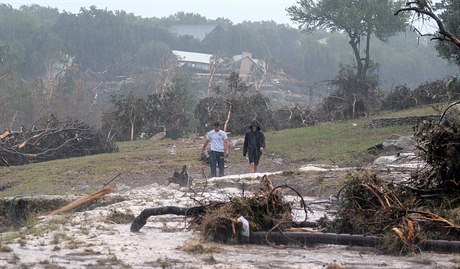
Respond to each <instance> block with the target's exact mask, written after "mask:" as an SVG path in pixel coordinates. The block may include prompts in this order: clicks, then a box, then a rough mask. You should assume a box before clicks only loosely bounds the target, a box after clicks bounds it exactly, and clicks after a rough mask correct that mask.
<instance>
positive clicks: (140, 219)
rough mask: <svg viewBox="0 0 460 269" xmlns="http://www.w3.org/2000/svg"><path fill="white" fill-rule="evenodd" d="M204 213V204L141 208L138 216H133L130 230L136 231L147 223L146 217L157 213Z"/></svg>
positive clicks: (190, 214)
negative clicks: (188, 206)
mask: <svg viewBox="0 0 460 269" xmlns="http://www.w3.org/2000/svg"><path fill="white" fill-rule="evenodd" d="M204 213H206V207H205V206H196V207H190V208H187V207H178V206H163V207H155V208H146V209H144V210H142V212H141V213H140V214H139V216H137V217H135V218H134V220H133V223H132V224H131V232H138V231H139V230H140V229H141V228H142V227H144V225H145V224H146V223H147V219H148V218H150V217H151V216H158V215H168V214H172V215H179V216H197V215H201V214H204Z"/></svg>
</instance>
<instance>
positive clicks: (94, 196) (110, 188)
mask: <svg viewBox="0 0 460 269" xmlns="http://www.w3.org/2000/svg"><path fill="white" fill-rule="evenodd" d="M114 190H115V187H114V186H110V185H107V186H104V187H103V188H102V189H101V190H100V191H98V192H96V193H93V194H87V195H85V196H83V197H81V198H78V199H77V200H75V201H73V202H71V203H69V204H67V205H65V206H63V207H61V208H58V209H56V210H53V211H51V212H49V213H48V215H50V216H52V215H57V214H61V213H64V212H67V211H70V210H74V209H75V208H78V207H81V206H84V205H86V204H89V203H91V202H92V201H94V200H96V199H99V198H102V197H104V196H105V195H106V194H108V193H111V192H113V191H114Z"/></svg>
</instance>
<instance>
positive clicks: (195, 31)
mask: <svg viewBox="0 0 460 269" xmlns="http://www.w3.org/2000/svg"><path fill="white" fill-rule="evenodd" d="M217 26H218V25H217V24H178V25H173V26H171V27H170V28H169V30H170V31H171V32H173V33H175V34H176V35H179V36H181V35H190V36H193V37H194V38H196V39H198V40H200V41H201V40H203V39H204V38H205V37H206V36H207V35H208V34H209V33H210V32H212V31H213V30H214V29H216V27H217Z"/></svg>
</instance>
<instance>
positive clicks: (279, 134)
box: [266, 106, 439, 164]
mask: <svg viewBox="0 0 460 269" xmlns="http://www.w3.org/2000/svg"><path fill="white" fill-rule="evenodd" d="M436 114H439V112H436V111H435V110H434V109H433V108H432V106H424V107H419V108H413V109H408V110H404V111H399V112H381V113H379V114H378V115H375V116H373V117H369V118H363V119H357V120H349V121H345V122H340V123H322V124H318V125H315V126H308V127H304V128H298V129H288V130H282V131H276V132H267V133H266V139H267V149H268V150H269V151H270V152H272V153H275V154H276V155H279V156H283V157H285V158H286V159H288V160H290V161H292V162H315V163H323V164H340V163H344V162H347V160H349V159H350V158H353V157H354V156H355V155H356V154H359V153H360V152H364V151H366V149H368V148H370V147H372V146H375V145H377V144H379V143H382V142H383V141H385V140H386V139H388V138H389V137H390V136H392V135H395V134H396V135H407V136H409V135H412V134H413V126H410V125H406V126H391V127H386V128H370V127H369V126H370V124H371V121H372V118H387V117H410V116H425V115H436Z"/></svg>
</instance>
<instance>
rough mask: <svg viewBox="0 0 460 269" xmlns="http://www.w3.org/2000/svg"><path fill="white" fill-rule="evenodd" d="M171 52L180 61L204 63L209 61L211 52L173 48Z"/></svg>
mask: <svg viewBox="0 0 460 269" xmlns="http://www.w3.org/2000/svg"><path fill="white" fill-rule="evenodd" d="M172 53H173V54H174V55H176V57H177V58H178V59H179V60H180V61H182V62H194V63H205V64H209V63H210V62H211V57H212V54H206V53H198V52H189V51H180V50H173V51H172Z"/></svg>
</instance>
